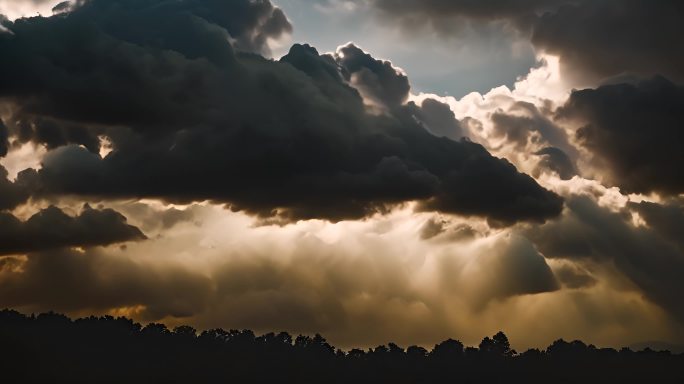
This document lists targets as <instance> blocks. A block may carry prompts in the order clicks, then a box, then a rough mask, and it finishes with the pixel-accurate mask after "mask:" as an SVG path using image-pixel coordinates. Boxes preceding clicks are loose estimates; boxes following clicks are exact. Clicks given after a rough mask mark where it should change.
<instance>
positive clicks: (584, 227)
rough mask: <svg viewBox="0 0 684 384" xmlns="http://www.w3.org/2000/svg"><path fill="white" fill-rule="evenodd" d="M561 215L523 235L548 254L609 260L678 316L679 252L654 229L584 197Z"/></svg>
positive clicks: (683, 261) (681, 288) (682, 288)
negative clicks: (636, 223) (635, 224)
mask: <svg viewBox="0 0 684 384" xmlns="http://www.w3.org/2000/svg"><path fill="white" fill-rule="evenodd" d="M567 206H568V212H567V213H566V214H565V215H564V217H563V219H561V220H558V221H555V222H553V223H547V224H545V225H543V226H541V227H540V228H535V229H533V230H531V231H530V232H529V234H528V236H530V238H531V239H532V240H533V241H534V242H535V244H537V246H538V247H539V250H540V251H541V252H542V253H543V254H544V255H545V256H546V257H549V258H564V259H570V260H577V261H582V260H585V261H594V262H600V263H614V265H615V266H617V268H618V269H619V270H620V271H621V272H622V273H623V274H624V275H625V276H627V278H629V279H630V280H631V281H632V282H633V283H634V284H636V286H638V287H639V289H641V290H643V292H644V294H645V295H646V297H648V298H649V299H650V300H652V301H653V302H655V303H657V304H658V305H660V306H662V307H663V308H665V309H666V310H668V311H669V312H670V313H672V314H673V315H674V316H676V317H677V318H679V319H680V320H683V319H684V311H682V306H681V305H680V301H681V300H680V296H681V292H684V285H683V283H682V279H681V275H682V273H684V254H682V252H681V250H680V249H679V248H677V247H676V246H675V245H674V244H673V243H671V242H669V241H666V240H664V239H663V237H661V236H660V235H659V234H658V232H655V231H652V230H650V229H648V228H644V227H635V226H633V225H632V224H631V223H630V222H629V217H627V218H626V217H625V215H626V214H627V213H626V212H625V213H622V214H621V213H613V212H611V211H609V210H607V209H605V208H601V207H600V206H598V204H596V203H595V202H594V201H593V200H592V199H591V198H589V197H575V198H572V199H569V200H568V202H567Z"/></svg>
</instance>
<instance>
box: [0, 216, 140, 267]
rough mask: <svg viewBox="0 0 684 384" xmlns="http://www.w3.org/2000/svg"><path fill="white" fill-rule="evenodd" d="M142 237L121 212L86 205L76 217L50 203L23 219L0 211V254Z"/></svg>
mask: <svg viewBox="0 0 684 384" xmlns="http://www.w3.org/2000/svg"><path fill="white" fill-rule="evenodd" d="M144 238H145V235H143V233H142V232H140V230H139V229H138V228H136V227H134V226H131V225H128V224H127V223H126V218H125V217H124V216H123V215H121V214H120V213H118V212H116V211H114V210H111V209H105V210H97V209H93V208H90V207H89V206H88V205H86V206H85V207H84V208H83V211H82V212H81V213H80V214H79V215H78V216H76V217H71V216H68V215H67V214H66V213H64V212H63V211H62V210H61V209H59V208H57V207H54V206H51V207H49V208H46V209H43V210H41V211H40V212H38V213H36V214H35V215H33V216H31V217H30V218H29V219H28V220H27V221H24V222H22V221H21V220H19V219H18V218H16V217H15V216H13V215H12V214H9V213H0V255H13V254H24V253H30V252H36V251H46V250H52V249H57V248H65V247H92V246H98V245H110V244H115V243H123V242H127V241H135V240H142V239H144Z"/></svg>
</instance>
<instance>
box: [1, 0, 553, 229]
mask: <svg viewBox="0 0 684 384" xmlns="http://www.w3.org/2000/svg"><path fill="white" fill-rule="evenodd" d="M267 3H268V2H263V1H261V2H247V1H240V2H214V1H180V2H174V3H165V2H164V3H158V2H154V1H145V2H137V1H135V2H133V1H121V2H112V1H102V0H92V1H90V2H87V3H86V4H85V5H84V6H82V7H76V8H75V9H74V10H72V11H71V12H69V13H65V14H60V15H57V16H54V17H50V18H32V19H20V20H17V21H16V22H14V23H10V24H9V25H8V28H9V29H11V31H12V33H13V35H3V36H2V37H0V49H2V51H3V52H11V54H12V57H13V58H14V60H11V61H2V62H0V78H1V79H2V81H3V82H4V83H5V84H6V87H4V88H3V89H2V90H0V94H2V96H3V97H4V99H5V100H8V101H9V102H11V103H13V105H14V106H15V109H16V110H17V112H15V114H16V115H17V116H18V120H21V119H22V118H23V117H25V116H27V118H26V119H27V120H31V119H34V120H35V119H44V120H49V121H51V122H56V123H59V124H60V126H62V127H64V126H70V125H73V126H79V125H80V126H85V127H87V129H88V130H89V132H91V136H90V138H91V139H92V138H93V137H97V136H106V137H107V138H108V139H109V141H111V143H112V146H113V151H112V152H111V153H110V154H109V155H107V156H106V157H105V158H104V159H103V158H100V156H99V155H98V154H97V151H94V150H92V149H95V148H91V151H88V150H87V149H84V148H81V147H79V146H77V145H74V144H83V145H85V144H84V142H86V141H88V140H85V138H88V136H78V135H76V137H77V138H74V136H73V135H70V134H65V133H64V131H59V130H57V129H52V130H50V132H53V131H58V132H61V133H59V134H58V135H57V139H51V142H53V143H61V144H65V143H72V144H71V145H67V146H61V147H59V148H56V149H54V150H53V151H51V152H49V153H48V155H47V156H46V157H45V159H44V162H43V164H42V169H41V170H40V171H39V172H38V181H39V183H38V184H37V185H36V188H37V190H36V193H37V194H38V195H41V196H45V195H55V194H69V195H85V196H96V197H103V198H130V197H133V198H142V197H150V198H160V199H164V200H167V201H173V202H191V201H198V200H212V201H215V202H220V203H227V204H229V205H230V206H231V207H232V208H233V209H236V210H244V211H247V212H249V213H252V214H258V215H260V216H265V217H272V216H279V217H280V218H282V219H285V220H296V219H307V218H325V219H331V220H340V219H353V218H360V217H364V216H366V215H369V214H373V213H375V212H382V211H384V210H386V208H387V207H388V205H393V204H397V203H403V202H406V201H412V200H421V201H423V209H437V210H440V211H443V212H448V213H457V214H466V215H478V216H485V217H487V218H489V219H492V220H493V221H495V222H497V223H512V222H515V221H520V220H531V221H543V220H544V219H546V218H549V217H553V216H556V215H558V214H559V212H560V210H561V207H562V200H561V198H560V197H558V196H557V195H555V194H554V193H552V192H549V191H547V190H545V189H543V188H542V187H540V186H539V185H538V184H537V183H536V182H535V181H534V180H533V179H532V178H531V177H529V176H527V175H524V174H521V173H519V172H518V171H517V170H516V169H515V167H514V166H512V165H511V164H510V163H508V162H507V161H505V160H501V159H497V158H494V157H492V156H491V155H490V154H489V153H488V152H487V151H486V150H485V149H484V148H483V147H482V146H480V145H477V144H474V143H469V142H456V141H452V140H448V139H446V138H437V137H435V136H433V135H431V134H430V133H429V132H427V131H426V130H425V129H423V124H420V123H419V122H418V121H417V118H416V114H415V113H414V112H415V111H412V109H411V108H409V106H404V105H397V103H400V102H401V101H402V100H403V97H404V96H402V95H404V94H405V92H407V88H406V87H408V82H407V80H406V79H405V76H404V75H403V74H401V73H399V72H397V71H396V70H395V69H394V68H393V67H392V66H391V64H390V63H388V62H380V61H377V60H375V59H373V58H372V57H370V56H367V55H365V54H364V53H363V52H359V51H356V50H354V49H353V48H351V47H348V48H349V49H351V51H350V53H349V55H350V56H349V58H350V61H349V62H345V64H344V66H345V67H341V66H340V64H339V63H338V62H337V61H336V59H335V58H334V57H333V56H329V55H319V54H318V52H317V51H316V50H315V49H313V48H311V47H308V46H304V45H295V46H294V47H292V49H291V50H290V52H289V53H288V54H287V55H286V56H284V57H283V58H282V59H281V60H280V61H272V60H267V59H264V58H263V57H261V56H259V55H256V54H249V53H240V52H236V51H235V50H234V49H233V47H232V46H231V45H230V44H228V42H227V41H228V40H227V37H228V36H233V37H235V36H240V33H239V31H245V30H246V31H250V32H249V34H254V33H257V32H255V29H254V28H257V29H256V30H260V29H259V28H263V24H260V23H256V24H254V23H252V24H249V23H247V25H245V22H244V21H243V19H245V18H246V19H247V20H250V18H249V17H247V16H240V17H238V16H235V15H242V13H240V12H243V13H244V12H247V11H248V10H251V9H252V7H256V9H257V10H258V9H262V8H268V6H267V5H265V4H267ZM154 4H157V5H158V6H156V7H155V6H153V5H154ZM226 4H229V5H226ZM269 6H270V5H269ZM225 7H228V8H225ZM236 9H237V10H236ZM268 9H271V8H268ZM273 12H275V11H273ZM257 14H260V13H258V12H257ZM235 23H237V24H235ZM234 24H235V25H234ZM236 25H237V27H236ZM255 25H256V26H255ZM235 30H237V31H238V32H231V31H235ZM245 33H247V32H245ZM55 47H59V49H56V48H55ZM238 47H239V44H238ZM345 57H346V55H345ZM351 58H355V60H351ZM351 72H354V73H359V72H364V73H366V75H365V77H358V78H361V79H364V81H369V79H373V80H374V82H370V83H367V84H369V86H370V85H372V86H373V87H375V88H373V87H371V88H372V89H373V92H375V94H376V95H377V96H378V98H382V100H384V101H385V102H387V103H388V104H392V105H393V108H391V110H390V111H388V113H384V114H380V115H378V114H372V113H369V112H368V111H367V109H366V107H365V106H364V103H363V99H362V97H361V96H360V94H359V92H358V91H357V90H356V89H355V88H354V87H353V86H351V85H350V84H349V83H348V82H347V81H346V79H345V76H346V75H348V74H349V73H351ZM376 80H377V81H376ZM352 83H353V82H352ZM352 85H353V84H352ZM423 108H425V107H424V106H423ZM34 131H35V129H34ZM69 132H73V131H69ZM29 136H30V135H29ZM43 136H45V135H43ZM34 140H38V141H40V139H34ZM43 141H45V140H43ZM23 176H31V178H30V179H31V181H33V174H31V175H28V174H26V175H20V176H19V180H20V181H22V182H23V181H24V178H23ZM32 185H35V184H32Z"/></svg>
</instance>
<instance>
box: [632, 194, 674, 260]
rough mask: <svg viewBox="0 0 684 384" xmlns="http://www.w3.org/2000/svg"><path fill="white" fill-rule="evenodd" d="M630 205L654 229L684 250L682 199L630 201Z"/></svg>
mask: <svg viewBox="0 0 684 384" xmlns="http://www.w3.org/2000/svg"><path fill="white" fill-rule="evenodd" d="M629 207H630V208H632V209H633V210H634V211H636V212H638V213H639V215H640V216H641V217H642V218H643V219H644V220H645V221H646V223H648V225H649V226H650V227H651V228H652V229H653V230H654V231H656V232H657V233H658V234H660V235H661V236H663V237H665V238H666V239H668V240H670V241H673V242H675V243H676V244H679V246H680V247H682V250H684V205H682V203H681V201H671V202H668V203H666V204H657V203H651V202H647V201H642V202H640V203H629Z"/></svg>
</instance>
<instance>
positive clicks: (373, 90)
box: [335, 43, 411, 107]
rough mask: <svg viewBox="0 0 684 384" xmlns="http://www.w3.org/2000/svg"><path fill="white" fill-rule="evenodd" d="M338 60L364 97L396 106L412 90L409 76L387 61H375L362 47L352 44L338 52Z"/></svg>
mask: <svg viewBox="0 0 684 384" xmlns="http://www.w3.org/2000/svg"><path fill="white" fill-rule="evenodd" d="M335 60H336V61H337V63H338V64H339V65H340V66H341V67H342V68H343V74H344V76H345V77H346V79H347V81H350V82H351V83H352V85H354V86H355V87H357V88H358V89H359V90H360V91H361V93H362V94H363V95H364V96H365V97H369V98H370V99H371V100H373V101H375V102H377V103H381V104H382V105H386V106H388V107H394V106H398V105H401V104H403V103H404V102H406V100H407V99H408V96H409V91H410V90H411V85H410V84H409V80H408V77H406V75H405V74H403V73H401V72H400V71H399V70H398V69H396V68H395V67H394V66H392V63H391V62H389V61H386V60H376V59H375V58H374V57H373V56H371V55H370V54H368V53H366V52H364V51H363V50H361V48H359V47H357V46H355V45H354V44H352V43H349V44H347V45H345V46H343V47H340V48H338V49H337V52H336V53H335Z"/></svg>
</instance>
